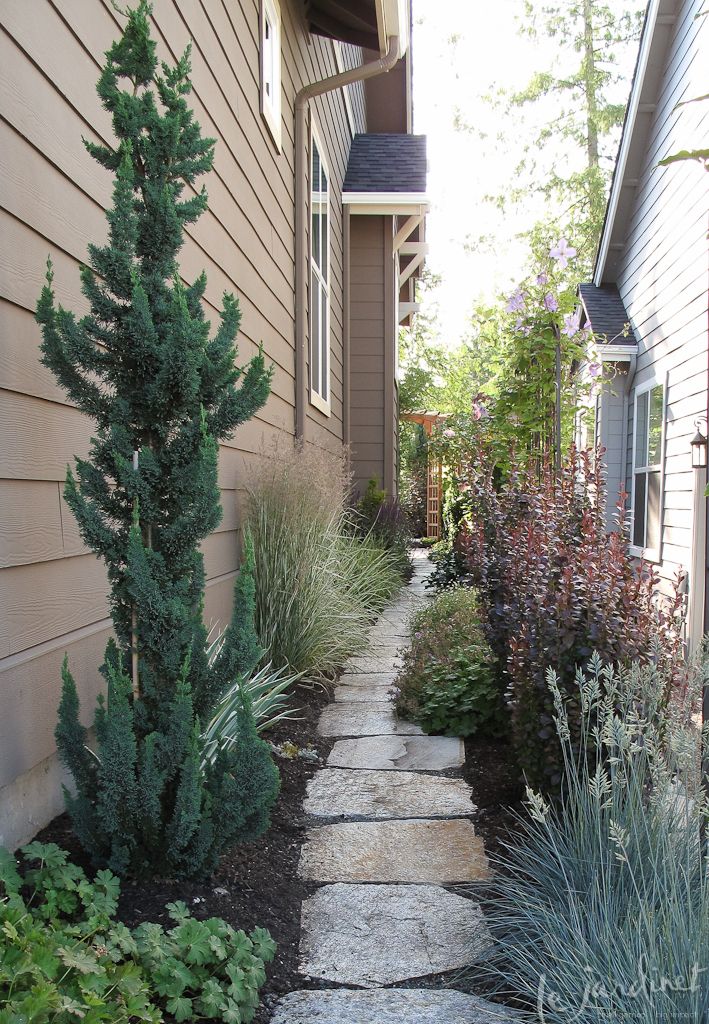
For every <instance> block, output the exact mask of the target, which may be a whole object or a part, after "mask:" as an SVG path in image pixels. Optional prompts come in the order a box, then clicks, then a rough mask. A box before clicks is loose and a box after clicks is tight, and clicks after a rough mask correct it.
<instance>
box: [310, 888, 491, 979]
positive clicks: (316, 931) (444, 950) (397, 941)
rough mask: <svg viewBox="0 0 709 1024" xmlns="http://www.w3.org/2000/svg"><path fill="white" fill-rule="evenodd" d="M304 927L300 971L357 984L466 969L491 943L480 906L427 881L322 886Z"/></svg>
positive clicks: (313, 897) (312, 901) (313, 901)
mask: <svg viewBox="0 0 709 1024" xmlns="http://www.w3.org/2000/svg"><path fill="white" fill-rule="evenodd" d="M302 928H303V935H302V940H301V962H300V970H301V971H302V973H304V974H308V975H310V976H311V977H316V978H325V979H327V980H328V981H335V982H339V983H340V984H345V985H347V984H349V985H359V986H362V987H363V988H371V987H373V986H378V985H391V984H393V983H395V982H397V981H404V980H406V979H408V978H421V977H424V976H426V975H428V974H438V973H440V972H442V971H451V970H455V969H456V968H461V967H464V966H466V965H467V964H469V963H470V962H471V960H472V959H473V958H474V957H475V956H476V955H477V954H478V953H480V952H482V951H483V950H484V949H486V948H487V946H488V945H489V943H490V938H489V934H488V931H487V928H486V926H485V923H484V919H483V914H482V911H481V910H480V907H479V905H478V904H477V903H475V902H474V901H473V900H469V899H466V898H464V897H462V896H457V895H454V894H452V893H449V892H446V890H445V889H440V888H439V887H438V886H432V885H345V884H341V883H340V884H336V885H327V886H324V887H323V888H322V889H319V890H318V891H317V892H316V893H315V894H314V895H313V896H311V897H310V899H308V900H306V901H305V903H304V904H303V913H302Z"/></svg>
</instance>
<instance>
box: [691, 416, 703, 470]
mask: <svg viewBox="0 0 709 1024" xmlns="http://www.w3.org/2000/svg"><path fill="white" fill-rule="evenodd" d="M696 426H697V432H696V434H695V435H694V437H693V438H692V469H706V465H707V439H706V437H705V436H704V434H703V433H702V432H701V430H700V429H699V425H698V424H697V425H696Z"/></svg>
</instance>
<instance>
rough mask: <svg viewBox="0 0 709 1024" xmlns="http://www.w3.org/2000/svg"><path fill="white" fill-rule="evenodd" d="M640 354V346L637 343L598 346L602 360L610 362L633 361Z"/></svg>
mask: <svg viewBox="0 0 709 1024" xmlns="http://www.w3.org/2000/svg"><path fill="white" fill-rule="evenodd" d="M637 354H638V346H637V344H635V345H604V344H603V342H601V344H600V345H599V346H598V356H599V358H600V360H601V362H608V363H632V361H633V360H634V359H635V357H636V356H637Z"/></svg>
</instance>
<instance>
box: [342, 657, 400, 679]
mask: <svg viewBox="0 0 709 1024" xmlns="http://www.w3.org/2000/svg"><path fill="white" fill-rule="evenodd" d="M400 668H401V661H400V660H399V658H396V657H394V656H393V655H392V656H387V657H386V658H380V657H378V656H377V655H374V654H366V655H362V656H361V657H358V658H350V660H349V661H348V662H347V664H346V665H345V670H344V672H343V678H344V676H347V675H349V673H350V672H353V673H357V674H359V675H361V674H362V673H363V672H368V673H371V674H374V675H376V674H377V673H379V672H389V673H391V672H397V671H398V670H399V669H400Z"/></svg>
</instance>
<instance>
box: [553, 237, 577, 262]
mask: <svg viewBox="0 0 709 1024" xmlns="http://www.w3.org/2000/svg"><path fill="white" fill-rule="evenodd" d="M549 255H550V256H551V258H552V259H553V260H556V261H557V263H558V264H559V266H560V267H561V269H562V270H565V269H566V267H568V265H569V260H572V259H573V258H574V256H575V255H576V250H575V249H574V248H573V246H571V245H569V243H568V242H567V241H566V239H565V238H560V239H559V241H558V242H557V243H556V245H553V246H552V247H551V249H550V250H549Z"/></svg>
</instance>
